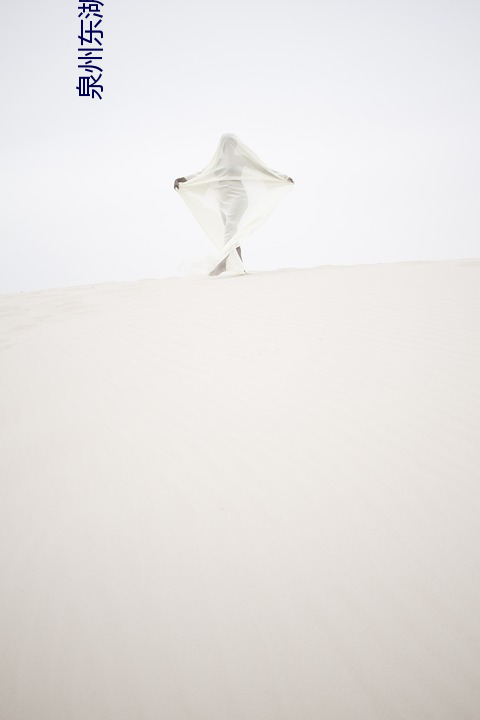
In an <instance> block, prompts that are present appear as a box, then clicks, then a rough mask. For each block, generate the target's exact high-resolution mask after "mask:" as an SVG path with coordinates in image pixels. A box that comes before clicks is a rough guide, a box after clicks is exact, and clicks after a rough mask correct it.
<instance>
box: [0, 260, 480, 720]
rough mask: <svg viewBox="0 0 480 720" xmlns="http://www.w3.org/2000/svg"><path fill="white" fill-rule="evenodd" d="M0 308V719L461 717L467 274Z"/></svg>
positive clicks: (164, 285)
mask: <svg viewBox="0 0 480 720" xmlns="http://www.w3.org/2000/svg"><path fill="white" fill-rule="evenodd" d="M0 309H1V333H0V344H1V345H0V346H1V348H2V350H1V352H0V382H1V384H2V390H1V408H0V421H1V436H0V465H1V477H2V480H1V485H0V488H1V504H0V532H1V551H0V552H1V556H0V573H1V575H0V578H1V597H0V630H1V638H0V640H1V643H0V717H1V718H2V719H3V718H4V719H5V720H73V719H75V720H97V719H98V720H190V718H191V719H192V720H283V719H284V720H293V719H295V720H320V719H323V718H325V719H326V720H337V719H339V720H340V719H342V720H343V719H346V720H376V719H377V718H378V720H385V719H388V720H389V719H390V718H402V719H403V718H405V720H407V719H408V720H419V719H423V718H428V719H429V720H430V719H431V720H442V719H445V720H452V719H453V720H466V719H467V718H468V719H471V720H478V718H479V717H480V439H479V438H480V432H479V431H480V261H455V262H443V263H418V264H417V263H412V264H399V265H383V266H382V265H379V266H364V267H351V268H332V267H330V268H329V267H326V268H319V269H313V270H298V271H285V272H276V273H265V274H253V275H247V276H246V277H235V278H218V279H211V278H193V279H188V280H180V279H172V280H159V281H143V282H138V283H125V284H108V285H103V286H96V287H85V288H71V289H63V290H51V291H45V292H38V293H31V294H28V295H15V296H13V295H10V296H2V297H1V298H0Z"/></svg>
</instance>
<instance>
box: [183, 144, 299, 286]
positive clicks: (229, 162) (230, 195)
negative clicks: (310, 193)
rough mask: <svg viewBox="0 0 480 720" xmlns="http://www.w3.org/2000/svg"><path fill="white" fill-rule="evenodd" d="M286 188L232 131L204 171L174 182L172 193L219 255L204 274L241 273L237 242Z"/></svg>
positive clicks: (283, 180) (287, 181)
mask: <svg viewBox="0 0 480 720" xmlns="http://www.w3.org/2000/svg"><path fill="white" fill-rule="evenodd" d="M287 184H288V185H290V186H291V184H293V180H292V178H291V177H289V176H288V175H283V174H281V173H277V172H276V171H274V170H270V169H269V168H267V167H266V166H265V165H264V164H263V163H262V162H261V161H260V160H259V159H258V158H257V157H256V155H255V154H254V153H253V152H252V151H251V150H250V149H249V148H247V146H246V145H244V144H243V143H242V142H241V140H240V139H239V138H237V137H236V136H235V135H233V134H231V133H229V134H226V135H222V137H221V138H220V142H219V145H218V147H217V151H216V153H215V155H214V157H213V159H212V161H211V162H210V163H209V165H207V167H206V168H204V169H203V170H202V171H201V172H199V173H194V174H193V175H188V176H186V177H179V178H176V180H175V181H174V189H175V190H178V191H180V193H181V194H182V197H183V198H184V200H185V201H186V202H187V204H189V206H190V209H191V210H192V212H193V214H194V215H195V216H196V217H197V220H198V221H199V222H200V224H201V225H202V226H203V227H204V229H205V231H206V233H207V235H209V237H210V238H211V239H212V240H213V242H214V243H215V244H216V245H217V247H218V248H219V249H220V251H221V256H220V257H219V259H218V261H217V262H216V264H215V265H214V267H213V268H212V269H211V271H210V272H209V275H211V276H215V275H220V274H221V273H223V272H225V270H227V269H232V270H236V271H238V272H244V269H243V262H242V250H241V246H240V241H241V240H242V239H244V238H245V237H246V235H247V234H250V232H251V231H252V230H253V229H254V228H255V227H256V226H257V225H259V224H260V223H261V222H262V221H263V220H264V219H265V218H266V217H267V215H269V214H270V212H271V210H273V207H275V205H276V204H277V203H278V202H279V199H280V198H281V196H282V194H284V192H285V185H287ZM279 191H280V192H279ZM247 211H248V212H247ZM215 216H216V217H215ZM248 216H249V217H248ZM215 220H216V222H215ZM218 220H220V223H221V224H220V223H219V222H218Z"/></svg>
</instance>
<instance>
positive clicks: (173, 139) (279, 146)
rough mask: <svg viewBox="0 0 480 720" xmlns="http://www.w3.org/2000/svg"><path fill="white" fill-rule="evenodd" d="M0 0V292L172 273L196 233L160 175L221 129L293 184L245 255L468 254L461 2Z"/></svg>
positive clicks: (346, 259) (471, 12) (472, 100)
mask: <svg viewBox="0 0 480 720" xmlns="http://www.w3.org/2000/svg"><path fill="white" fill-rule="evenodd" d="M78 4H79V3H75V2H73V1H72V2H65V0H62V1H60V0H50V2H48V3H39V2H38V1H37V0H35V1H33V0H23V1H22V2H21V3H8V4H6V3H5V4H4V7H2V28H3V33H2V44H1V48H0V56H1V57H0V60H1V66H0V67H1V70H0V73H1V88H2V100H1V106H2V111H1V113H0V130H1V133H0V149H1V150H0V153H1V162H2V189H1V201H2V208H1V213H0V251H1V252H0V292H11V291H17V290H23V291H26V290H35V289H41V288H48V287H58V286H68V285H79V284H88V283H97V282H108V281H111V280H136V279H139V278H145V277H162V276H168V275H174V274H177V273H178V268H179V267H181V265H182V263H184V262H185V261H187V262H188V261H190V260H191V259H192V258H193V257H195V256H199V255H202V254H204V253H205V252H208V250H209V242H208V240H207V239H206V238H205V237H204V236H203V234H202V230H201V229H200V227H199V226H198V225H197V224H196V222H195V220H194V219H193V217H191V216H190V215H189V213H188V210H187V208H186V206H185V205H184V203H183V202H182V200H181V198H179V197H178V196H177V195H176V194H175V193H174V191H173V189H172V185H173V180H174V178H175V177H177V176H179V175H183V174H186V173H191V172H195V171H198V170H200V169H201V168H203V167H204V166H205V165H206V163H207V162H208V161H209V160H210V158H211V156H212V155H213V152H214V150H215V147H216V145H217V142H218V139H219V136H220V135H221V134H222V133H224V132H233V133H235V134H237V135H238V136H239V137H240V138H241V139H242V140H243V141H244V142H245V143H246V144H247V145H249V146H250V147H251V148H252V149H253V150H254V151H255V152H256V153H257V155H259V156H260V158H261V159H262V160H263V161H264V162H265V163H266V164H267V165H269V166H270V167H272V168H274V169H275V170H278V171H280V172H283V173H288V174H289V175H291V176H292V177H293V178H294V180H295V182H296V185H295V188H294V190H293V192H292V193H290V195H289V196H288V197H287V198H286V200H285V201H284V203H283V204H282V205H281V206H280V207H279V208H278V209H277V210H275V212H274V214H273V215H272V216H271V217H270V218H269V220H268V222H267V223H266V224H265V225H264V226H262V227H261V228H260V229H259V230H257V231H256V233H255V234H254V235H253V236H252V237H251V238H250V241H249V242H248V244H246V245H245V247H244V256H245V262H246V266H247V268H250V269H252V270H255V269H257V270H260V269H273V268H278V267H292V266H295V267H305V266H312V265H322V264H337V263H339V264H352V263H370V262H392V261H399V260H430V259H447V258H457V257H458V258H460V257H479V256H480V211H479V197H480V194H479V193H480V140H479V128H480V43H479V40H478V28H479V27H480V3H479V2H478V0H448V1H442V0H435V2H434V1H433V0H432V1H428V2H427V1H426V0H395V1H389V0H375V1H370V0H343V1H342V0H335V1H334V0H329V1H328V2H325V1H322V0H296V1H295V2H293V0H291V1H290V2H284V1H282V0H245V1H243V2H241V3H233V2H225V1H224V2H220V0H207V1H203V2H194V1H193V0H184V1H183V2H172V3H167V2H152V1H151V0H136V2H135V3H133V2H126V0H115V2H113V1H111V0H105V4H104V22H103V26H102V29H103V31H104V38H103V42H104V45H103V47H104V62H103V67H104V74H103V78H102V82H103V86H104V94H103V99H102V100H101V101H100V100H98V99H94V100H92V99H90V98H86V97H78V92H77V90H76V89H75V86H76V85H77V84H78V76H79V73H81V71H79V70H78V68H77V47H79V45H78V40H77V35H78V31H79V20H78V12H79V11H78V10H77V7H78Z"/></svg>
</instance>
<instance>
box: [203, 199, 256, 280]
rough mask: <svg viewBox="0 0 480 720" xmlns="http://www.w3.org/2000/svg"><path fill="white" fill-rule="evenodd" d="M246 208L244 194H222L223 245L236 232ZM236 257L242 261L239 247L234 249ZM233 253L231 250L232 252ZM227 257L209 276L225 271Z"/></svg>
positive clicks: (246, 203)
mask: <svg viewBox="0 0 480 720" xmlns="http://www.w3.org/2000/svg"><path fill="white" fill-rule="evenodd" d="M222 206H223V207H222ZM247 206H248V198H247V194H246V193H245V192H241V193H238V191H236V193H235V194H234V195H233V197H232V195H231V193H228V194H227V193H224V196H223V197H222V199H221V207H220V214H221V217H222V222H223V225H224V228H225V230H224V243H225V245H226V244H227V243H228V242H229V241H230V240H231V239H232V238H233V236H234V235H235V234H236V232H237V230H238V225H239V223H240V220H241V219H242V217H243V214H244V213H245V210H246V209H247ZM236 250H237V254H238V257H239V258H240V260H242V250H241V248H240V246H239V247H237V248H236ZM232 252H233V250H232ZM227 260H228V256H227V257H226V258H224V259H223V260H222V261H221V262H220V263H219V264H218V265H217V266H216V267H214V268H213V270H212V271H211V272H210V273H209V274H210V275H211V276H215V275H220V274H221V273H223V272H225V270H226V269H227Z"/></svg>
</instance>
